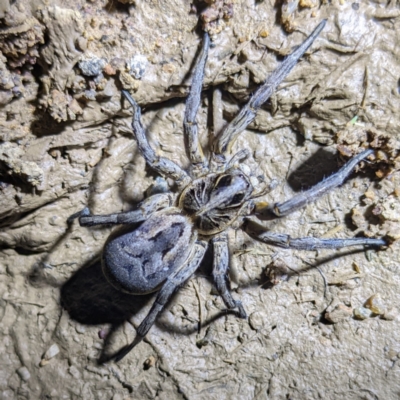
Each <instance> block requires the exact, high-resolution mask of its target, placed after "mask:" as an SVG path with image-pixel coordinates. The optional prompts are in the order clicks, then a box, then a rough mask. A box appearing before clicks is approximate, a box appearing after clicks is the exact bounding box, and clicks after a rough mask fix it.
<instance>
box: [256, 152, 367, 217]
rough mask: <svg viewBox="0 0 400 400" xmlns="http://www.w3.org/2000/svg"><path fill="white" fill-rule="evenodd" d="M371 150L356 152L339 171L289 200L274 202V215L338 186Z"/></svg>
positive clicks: (293, 208)
mask: <svg viewBox="0 0 400 400" xmlns="http://www.w3.org/2000/svg"><path fill="white" fill-rule="evenodd" d="M373 152H374V151H373V150H365V151H363V152H362V153H360V154H357V155H356V156H355V157H353V158H352V159H351V160H350V161H348V162H347V163H346V164H344V165H343V167H342V168H340V169H339V171H337V172H336V173H334V174H333V175H331V176H330V177H329V178H327V179H325V180H323V181H322V182H320V183H318V184H316V185H315V186H313V187H312V188H311V189H309V190H306V191H305V192H302V193H299V194H298V195H296V196H294V197H292V198H291V199H290V200H287V201H284V202H282V203H276V204H274V205H273V206H272V209H271V211H272V212H273V213H274V214H275V215H276V216H278V217H283V216H285V215H288V214H290V213H291V212H293V211H295V210H296V209H298V208H300V207H303V206H305V205H306V204H307V203H310V202H312V201H314V200H316V199H318V198H319V197H321V196H323V195H324V194H325V193H327V192H329V191H330V190H332V189H334V188H336V187H338V186H340V185H341V184H342V183H343V182H344V181H345V179H346V178H347V177H348V176H349V175H350V174H351V173H352V171H353V169H354V167H355V166H356V165H357V164H358V163H359V162H360V161H362V160H364V159H365V158H367V157H368V156H369V155H370V154H373ZM260 212H261V213H262V212H263V210H262V209H261V210H260Z"/></svg>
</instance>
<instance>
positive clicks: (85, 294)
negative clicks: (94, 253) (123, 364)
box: [60, 258, 154, 364]
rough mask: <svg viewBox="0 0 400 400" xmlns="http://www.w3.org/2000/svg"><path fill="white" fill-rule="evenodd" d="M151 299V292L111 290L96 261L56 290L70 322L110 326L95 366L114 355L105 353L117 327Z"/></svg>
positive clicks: (98, 261) (89, 263)
mask: <svg viewBox="0 0 400 400" xmlns="http://www.w3.org/2000/svg"><path fill="white" fill-rule="evenodd" d="M153 297H154V293H151V294H148V295H141V296H135V295H131V294H127V293H123V292H121V291H119V290H117V289H115V288H114V287H113V286H112V285H111V284H110V283H109V282H108V281H107V279H106V278H105V276H104V274H103V272H102V269H101V261H100V259H98V258H96V259H94V260H92V261H90V262H88V263H87V264H86V265H84V266H83V267H82V268H80V269H79V270H78V271H76V272H75V274H74V275H73V276H71V277H70V278H69V279H68V281H67V282H65V283H64V284H63V285H62V287H61V289H60V300H61V306H62V307H63V308H64V309H65V310H66V311H67V312H68V314H69V316H70V318H71V319H72V320H75V321H77V322H79V323H81V324H84V325H103V324H110V325H111V328H110V330H109V332H108V334H107V336H106V338H105V342H104V346H103V349H102V352H101V354H100V357H99V359H98V363H99V364H101V363H104V362H105V361H108V360H110V359H112V358H113V357H114V356H115V355H110V354H109V353H108V347H109V344H110V342H111V341H112V338H113V335H114V334H115V332H116V331H117V330H118V328H119V327H120V326H121V325H122V324H123V323H124V322H126V321H127V320H129V319H130V318H131V317H132V316H134V315H135V314H137V313H138V312H139V311H140V310H141V309H142V308H143V307H145V306H146V304H147V303H149V301H151V299H152V298H153Z"/></svg>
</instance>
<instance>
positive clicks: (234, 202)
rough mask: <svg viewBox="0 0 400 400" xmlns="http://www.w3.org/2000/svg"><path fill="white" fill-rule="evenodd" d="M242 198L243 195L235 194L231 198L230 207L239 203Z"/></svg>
mask: <svg viewBox="0 0 400 400" xmlns="http://www.w3.org/2000/svg"><path fill="white" fill-rule="evenodd" d="M243 198H244V193H236V194H235V195H234V196H233V197H232V201H231V205H235V204H238V203H240V202H241V201H242V200H243Z"/></svg>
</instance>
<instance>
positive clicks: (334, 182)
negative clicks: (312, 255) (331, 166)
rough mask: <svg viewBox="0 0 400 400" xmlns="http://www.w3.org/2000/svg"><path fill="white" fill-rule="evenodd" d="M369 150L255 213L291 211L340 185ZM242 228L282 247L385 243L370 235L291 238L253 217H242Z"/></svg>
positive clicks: (316, 247) (332, 246)
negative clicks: (300, 189)
mask: <svg viewBox="0 0 400 400" xmlns="http://www.w3.org/2000/svg"><path fill="white" fill-rule="evenodd" d="M372 153H373V150H365V151H363V152H362V153H360V154H358V155H357V156H355V157H353V158H352V159H351V160H350V161H348V162H347V163H346V164H345V165H344V166H343V167H342V168H340V170H339V171H338V172H336V173H334V174H333V175H331V176H330V177H329V178H327V179H325V180H323V181H322V182H320V183H318V184H316V185H315V186H313V187H312V188H311V189H309V190H307V191H305V192H303V193H300V194H298V195H296V196H294V197H293V198H291V199H290V200H288V201H285V202H283V203H276V204H274V205H273V206H272V207H269V206H267V207H264V208H261V209H258V210H257V214H259V215H260V214H263V213H266V212H267V213H268V212H270V211H272V212H273V213H274V214H275V215H276V216H278V217H282V216H285V215H288V214H290V213H292V212H293V211H295V210H297V209H298V208H300V207H303V206H305V205H306V204H307V203H309V202H312V201H315V200H316V199H318V198H319V197H321V196H322V195H324V194H325V193H327V192H329V191H330V190H332V189H334V188H336V187H338V186H339V185H341V184H342V183H343V182H344V180H345V179H346V178H347V177H348V176H349V175H350V173H351V172H352V171H353V169H354V167H355V166H356V165H357V164H358V163H359V162H360V161H362V160H364V159H365V158H366V157H368V156H369V155H370V154H372ZM243 229H244V230H245V232H247V233H248V234H249V235H250V236H251V237H252V238H254V239H256V240H258V241H260V242H263V243H267V244H271V245H274V246H279V247H283V248H286V249H289V248H291V249H298V250H315V249H336V248H341V247H350V246H360V245H362V246H387V242H386V240H384V239H371V238H349V239H318V238H314V237H304V238H292V237H290V236H289V235H286V234H280V233H270V232H268V231H266V230H265V228H264V227H262V226H261V225H258V224H257V223H255V222H253V221H249V220H248V221H246V222H245V224H244V225H243Z"/></svg>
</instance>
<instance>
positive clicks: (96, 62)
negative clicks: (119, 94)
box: [78, 57, 107, 76]
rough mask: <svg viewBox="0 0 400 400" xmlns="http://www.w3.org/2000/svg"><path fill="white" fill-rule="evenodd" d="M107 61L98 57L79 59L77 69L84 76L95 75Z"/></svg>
mask: <svg viewBox="0 0 400 400" xmlns="http://www.w3.org/2000/svg"><path fill="white" fill-rule="evenodd" d="M106 64H107V61H106V60H104V59H103V58H99V57H91V58H87V59H84V60H81V61H79V64H78V65H79V69H80V70H81V71H82V74H83V75H86V76H97V75H99V74H100V73H101V71H102V70H103V68H104V67H105V65H106Z"/></svg>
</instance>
